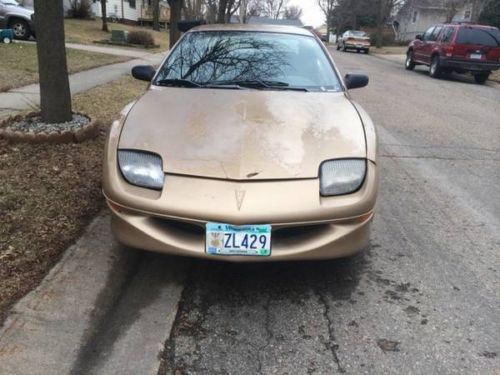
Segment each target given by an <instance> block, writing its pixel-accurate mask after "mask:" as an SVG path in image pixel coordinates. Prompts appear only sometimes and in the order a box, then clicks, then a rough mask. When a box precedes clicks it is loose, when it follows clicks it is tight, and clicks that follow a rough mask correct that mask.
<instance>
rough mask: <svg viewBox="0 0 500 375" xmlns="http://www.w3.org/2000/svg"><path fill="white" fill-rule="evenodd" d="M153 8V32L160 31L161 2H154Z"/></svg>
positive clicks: (158, 0) (155, 0)
mask: <svg viewBox="0 0 500 375" xmlns="http://www.w3.org/2000/svg"><path fill="white" fill-rule="evenodd" d="M151 6H152V8H153V30H155V31H160V0H152V1H151Z"/></svg>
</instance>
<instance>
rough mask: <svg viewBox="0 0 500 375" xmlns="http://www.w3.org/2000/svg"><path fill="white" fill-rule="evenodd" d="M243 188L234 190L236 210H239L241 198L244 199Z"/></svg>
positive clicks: (244, 192)
mask: <svg viewBox="0 0 500 375" xmlns="http://www.w3.org/2000/svg"><path fill="white" fill-rule="evenodd" d="M245 194H246V191H245V190H235V191H234V196H235V197H236V205H237V206H238V211H240V210H241V206H242V205H243V200H244V199H245Z"/></svg>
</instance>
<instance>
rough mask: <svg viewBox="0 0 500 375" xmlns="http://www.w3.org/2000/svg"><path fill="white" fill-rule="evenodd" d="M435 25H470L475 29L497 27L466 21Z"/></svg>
mask: <svg viewBox="0 0 500 375" xmlns="http://www.w3.org/2000/svg"><path fill="white" fill-rule="evenodd" d="M435 26H454V27H470V28H473V29H475V28H477V29H498V28H497V27H495V26H491V25H480V24H475V23H467V22H463V23H444V24H438V25H435Z"/></svg>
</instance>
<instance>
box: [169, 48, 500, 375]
mask: <svg viewBox="0 0 500 375" xmlns="http://www.w3.org/2000/svg"><path fill="white" fill-rule="evenodd" d="M333 53H334V58H335V60H336V62H337V64H338V65H339V68H340V70H341V71H342V72H343V73H347V72H356V71H358V72H359V71H362V72H366V73H367V74H368V75H369V76H370V79H371V82H370V85H369V86H368V87H366V88H364V89H359V90H353V91H352V96H353V97H354V98H355V99H356V100H357V101H358V102H359V103H360V104H361V105H362V106H363V107H364V108H365V109H366V110H367V111H368V113H369V114H370V115H371V116H372V118H373V120H374V122H375V124H376V126H377V127H378V135H379V143H380V149H379V155H380V159H379V165H380V168H381V185H380V200H379V202H378V208H377V214H376V218H375V221H374V226H373V235H372V241H371V245H370V247H369V248H368V249H367V250H366V252H365V253H364V254H361V255H359V256H357V257H354V258H352V259H347V260H340V261H329V262H320V263H293V264H268V265H261V264H257V265H234V264H223V263H221V264H219V263H211V262H201V261H195V262H193V266H192V269H191V272H190V274H189V275H188V278H187V281H186V284H185V289H184V293H183V297H182V299H181V302H180V308H179V311H178V314H177V319H176V322H175V324H174V327H173V331H172V333H171V337H170V339H169V340H168V341H167V345H166V352H165V353H164V361H165V362H164V368H163V371H162V372H161V373H175V372H176V371H180V372H181V373H182V372H184V371H185V372H186V373H200V374H210V373H231V374H257V373H262V374H275V373H276V374H334V373H349V374H363V373H366V374H453V373H461V374H495V371H496V373H498V371H500V357H499V356H500V284H499V276H500V275H499V272H500V199H498V197H499V195H500V150H499V141H500V86H499V85H497V84H494V83H488V85H486V86H480V85H476V84H474V83H472V82H473V80H472V79H470V78H467V79H462V78H457V77H454V78H452V79H449V80H435V79H432V78H430V77H429V76H428V74H427V71H426V70H425V69H424V68H417V71H416V72H407V71H405V70H404V68H403V65H402V64H400V63H398V62H394V61H390V60H386V59H381V58H378V57H374V56H369V55H368V56H367V55H362V54H356V53H341V52H333Z"/></svg>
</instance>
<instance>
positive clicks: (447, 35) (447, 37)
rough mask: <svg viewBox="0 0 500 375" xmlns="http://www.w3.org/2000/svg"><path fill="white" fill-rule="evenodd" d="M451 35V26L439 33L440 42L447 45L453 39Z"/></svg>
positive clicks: (452, 28)
mask: <svg viewBox="0 0 500 375" xmlns="http://www.w3.org/2000/svg"><path fill="white" fill-rule="evenodd" d="M453 34H455V28H454V27H452V26H447V27H445V28H444V30H443V32H442V33H441V38H440V39H441V42H443V43H449V42H451V40H452V38H453Z"/></svg>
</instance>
